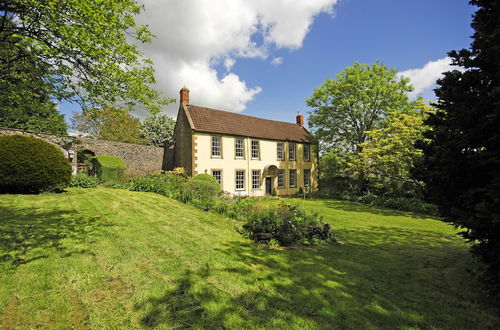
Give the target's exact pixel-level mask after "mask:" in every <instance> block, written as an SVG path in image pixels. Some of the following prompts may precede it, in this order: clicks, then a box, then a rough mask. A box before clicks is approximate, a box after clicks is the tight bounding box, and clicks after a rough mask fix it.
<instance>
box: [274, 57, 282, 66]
mask: <svg viewBox="0 0 500 330" xmlns="http://www.w3.org/2000/svg"><path fill="white" fill-rule="evenodd" d="M271 64H272V65H276V66H278V65H280V64H283V57H281V56H279V57H275V58H273V60H272V61H271Z"/></svg>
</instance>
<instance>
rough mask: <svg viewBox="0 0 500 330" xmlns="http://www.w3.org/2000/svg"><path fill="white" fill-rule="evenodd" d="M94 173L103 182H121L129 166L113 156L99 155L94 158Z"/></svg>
mask: <svg viewBox="0 0 500 330" xmlns="http://www.w3.org/2000/svg"><path fill="white" fill-rule="evenodd" d="M91 163H92V171H93V172H94V174H95V175H96V176H97V177H98V178H99V180H101V181H103V182H107V181H111V180H119V179H120V178H122V177H123V174H124V173H125V170H126V169H127V165H125V163H124V162H123V161H122V160H121V158H120V157H117V156H112V155H98V156H95V157H92V159H91Z"/></svg>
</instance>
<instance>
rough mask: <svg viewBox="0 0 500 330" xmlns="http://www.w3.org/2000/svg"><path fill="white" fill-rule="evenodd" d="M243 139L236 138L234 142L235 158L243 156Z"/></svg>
mask: <svg viewBox="0 0 500 330" xmlns="http://www.w3.org/2000/svg"><path fill="white" fill-rule="evenodd" d="M244 143H245V142H244V140H243V139H236V140H235V142H234V157H235V158H245V151H244V150H245V149H244Z"/></svg>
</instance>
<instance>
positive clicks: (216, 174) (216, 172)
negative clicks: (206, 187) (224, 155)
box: [212, 170, 222, 184]
mask: <svg viewBox="0 0 500 330" xmlns="http://www.w3.org/2000/svg"><path fill="white" fill-rule="evenodd" d="M212 176H213V177H214V178H215V180H217V182H219V184H220V183H222V170H212Z"/></svg>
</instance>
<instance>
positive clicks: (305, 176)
mask: <svg viewBox="0 0 500 330" xmlns="http://www.w3.org/2000/svg"><path fill="white" fill-rule="evenodd" d="M303 172H304V187H310V186H311V169H309V168H305V169H304V171H303ZM306 178H307V184H306Z"/></svg>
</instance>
